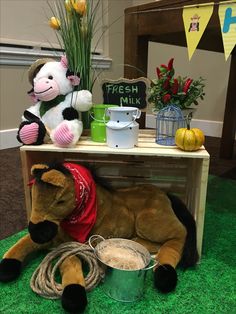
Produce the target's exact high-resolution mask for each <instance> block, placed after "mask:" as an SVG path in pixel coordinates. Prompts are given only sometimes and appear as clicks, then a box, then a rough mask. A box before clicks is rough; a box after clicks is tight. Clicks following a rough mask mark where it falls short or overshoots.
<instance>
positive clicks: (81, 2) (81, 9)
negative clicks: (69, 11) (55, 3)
mask: <svg viewBox="0 0 236 314" xmlns="http://www.w3.org/2000/svg"><path fill="white" fill-rule="evenodd" d="M71 1H72V5H73V8H74V9H75V11H76V12H77V13H78V14H79V15H84V14H85V13H86V10H87V5H86V0H71Z"/></svg>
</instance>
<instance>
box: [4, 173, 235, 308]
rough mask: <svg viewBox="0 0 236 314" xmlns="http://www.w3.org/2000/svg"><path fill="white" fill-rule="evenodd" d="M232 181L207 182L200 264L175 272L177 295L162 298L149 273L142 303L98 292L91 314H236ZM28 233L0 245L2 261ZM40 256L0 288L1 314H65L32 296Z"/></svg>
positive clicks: (93, 296)
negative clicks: (13, 246) (116, 299)
mask: <svg viewBox="0 0 236 314" xmlns="http://www.w3.org/2000/svg"><path fill="white" fill-rule="evenodd" d="M235 210H236V181H231V180H226V179H220V178H217V177H210V178H209V184H208V194H207V208H206V217H205V230H204V242H203V255H202V259H201V263H200V264H199V265H198V266H197V268H196V269H195V270H187V271H185V272H183V271H182V270H178V276H179V282H178V286H177V288H176V291H175V292H173V293H171V294H169V295H161V294H159V293H157V292H156V290H155V289H154V288H153V282H152V272H151V271H150V272H149V273H148V276H147V280H146V282H145V295H144V298H143V299H142V300H141V301H139V302H135V303H121V302H117V301H114V300H112V299H110V298H109V297H107V296H106V295H104V294H103V292H102V290H101V288H100V287H97V288H96V289H94V290H93V291H92V292H90V293H88V300H89V305H88V307H87V310H86V312H85V313H89V314H96V313H97V314H118V313H119V314H126V313H127V314H146V313H147V314H152V313H157V314H158V313H160V314H165V313H166V314H167V313H168V314H180V313H181V314H187V313H191V314H208V313H209V314H226V313H227V314H234V313H236V246H235V243H236V211H235ZM25 232H26V231H22V232H20V233H18V234H16V235H13V236H11V237H9V238H7V239H4V240H2V241H1V242H0V256H2V255H3V253H4V252H5V251H6V250H7V249H8V248H9V247H10V246H11V245H12V244H13V243H15V241H16V240H18V239H19V238H20V237H21V236H22V235H23V234H25ZM42 258H43V256H42V255H40V256H38V257H37V259H36V260H34V261H32V262H30V263H29V264H28V266H27V269H25V271H24V272H23V273H22V275H21V276H20V278H19V279H18V280H17V281H16V282H12V283H10V284H0V313H4V314H10V313H12V314H27V313H29V314H31V313H32V314H41V313H42V314H46V313H49V314H52V313H64V311H63V310H62V308H61V304H60V300H47V299H43V298H42V297H39V296H38V295H36V294H34V293H33V292H32V290H31V289H30V286H29V282H30V278H31V275H32V274H33V272H34V270H35V269H36V266H37V265H38V264H39V262H40V261H41V260H42Z"/></svg>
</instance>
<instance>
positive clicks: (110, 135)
mask: <svg viewBox="0 0 236 314" xmlns="http://www.w3.org/2000/svg"><path fill="white" fill-rule="evenodd" d="M107 115H108V116H109V117H110V121H109V122H107V124H106V135H107V145H108V146H109V147H112V148H133V147H134V146H135V145H137V144H138V131H139V124H138V123H137V122H136V121H135V120H136V119H138V118H139V117H140V115H141V111H140V110H139V109H138V108H135V107H111V108H108V109H107Z"/></svg>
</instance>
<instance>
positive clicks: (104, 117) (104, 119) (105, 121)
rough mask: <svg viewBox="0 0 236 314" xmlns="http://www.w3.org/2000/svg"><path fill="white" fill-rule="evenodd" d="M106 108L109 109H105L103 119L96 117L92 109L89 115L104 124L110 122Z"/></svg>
mask: <svg viewBox="0 0 236 314" xmlns="http://www.w3.org/2000/svg"><path fill="white" fill-rule="evenodd" d="M106 109H107V108H105V111H104V114H103V117H102V120H99V119H96V118H95V117H94V112H93V110H92V109H91V110H90V111H89V115H90V117H91V118H92V119H93V120H94V121H96V122H103V123H104V124H106V123H107V122H108V121H107V120H106Z"/></svg>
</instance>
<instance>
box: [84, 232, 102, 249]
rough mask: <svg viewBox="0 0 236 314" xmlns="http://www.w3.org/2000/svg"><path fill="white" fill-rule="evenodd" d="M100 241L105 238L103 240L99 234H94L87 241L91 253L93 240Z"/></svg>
mask: <svg viewBox="0 0 236 314" xmlns="http://www.w3.org/2000/svg"><path fill="white" fill-rule="evenodd" d="M98 239H100V240H101V241H105V238H103V237H102V236H100V235H99V234H94V235H92V236H91V237H90V238H89V240H88V245H89V246H90V247H91V249H92V250H93V251H95V248H94V247H93V245H92V243H93V242H94V241H95V240H98Z"/></svg>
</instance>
